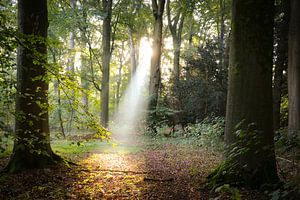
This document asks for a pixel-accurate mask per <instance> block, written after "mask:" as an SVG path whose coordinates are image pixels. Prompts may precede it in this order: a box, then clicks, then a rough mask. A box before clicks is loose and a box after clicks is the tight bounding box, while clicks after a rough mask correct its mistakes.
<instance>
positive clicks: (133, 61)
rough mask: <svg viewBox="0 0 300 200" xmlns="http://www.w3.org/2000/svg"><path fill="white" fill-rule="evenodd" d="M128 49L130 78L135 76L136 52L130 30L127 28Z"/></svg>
mask: <svg viewBox="0 0 300 200" xmlns="http://www.w3.org/2000/svg"><path fill="white" fill-rule="evenodd" d="M128 37H129V47H130V63H131V77H132V76H133V75H134V74H135V71H136V68H137V62H136V53H135V52H136V50H135V45H134V41H133V35H132V29H131V28H130V27H128Z"/></svg>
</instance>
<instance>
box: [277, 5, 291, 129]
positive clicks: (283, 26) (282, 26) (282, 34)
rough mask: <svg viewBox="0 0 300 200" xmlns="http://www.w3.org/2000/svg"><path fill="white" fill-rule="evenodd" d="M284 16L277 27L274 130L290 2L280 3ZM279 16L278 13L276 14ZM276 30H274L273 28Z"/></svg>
mask: <svg viewBox="0 0 300 200" xmlns="http://www.w3.org/2000/svg"><path fill="white" fill-rule="evenodd" d="M282 4H284V5H280V6H282V7H283V12H284V16H283V19H282V21H281V22H278V23H279V24H278V26H277V35H278V36H277V37H278V41H277V44H278V45H277V49H276V55H277V58H276V61H275V67H274V86H273V122H274V130H275V131H277V130H278V129H279V128H280V104H281V90H282V83H283V70H284V69H286V65H287V60H288V58H287V52H286V50H287V49H288V30H289V17H290V0H285V1H283V2H282ZM278 14H279V13H278ZM275 29H276V28H275Z"/></svg>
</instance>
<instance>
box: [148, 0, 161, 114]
mask: <svg viewBox="0 0 300 200" xmlns="http://www.w3.org/2000/svg"><path fill="white" fill-rule="evenodd" d="M164 7H165V0H152V12H153V16H154V30H153V44H152V51H153V53H152V57H151V69H150V85H149V94H150V98H151V99H150V109H155V108H156V106H157V101H158V95H159V85H160V81H161V80H160V79H161V72H160V63H161V52H162V28H163V13H164Z"/></svg>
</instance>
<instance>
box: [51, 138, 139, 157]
mask: <svg viewBox="0 0 300 200" xmlns="http://www.w3.org/2000/svg"><path fill="white" fill-rule="evenodd" d="M51 146H52V149H53V150H54V151H55V152H57V153H60V154H84V153H88V152H94V151H97V152H103V153H119V154H126V153H137V152H140V151H142V150H143V149H142V148H141V147H138V146H133V145H128V144H114V143H108V142H101V141H97V140H92V141H88V142H83V143H76V142H75V143H74V142H72V141H70V140H57V141H54V142H52V145H51Z"/></svg>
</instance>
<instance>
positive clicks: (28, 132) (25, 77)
mask: <svg viewBox="0 0 300 200" xmlns="http://www.w3.org/2000/svg"><path fill="white" fill-rule="evenodd" d="M47 14H48V13H47V1H46V0H19V1H18V25H19V31H20V34H21V38H20V39H19V40H20V45H19V49H18V61H17V97H16V119H15V120H16V123H15V132H16V133H15V134H16V135H15V140H14V148H13V153H12V155H11V158H10V161H9V164H8V166H7V170H8V171H9V172H17V171H20V170H23V169H29V168H43V167H45V166H47V165H49V164H54V163H55V161H56V160H58V159H59V157H58V156H56V155H55V154H54V153H53V151H52V149H51V146H50V134H49V121H48V98H47V92H48V77H47V66H46V65H47V45H46V39H47V29H48V16H47Z"/></svg>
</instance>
